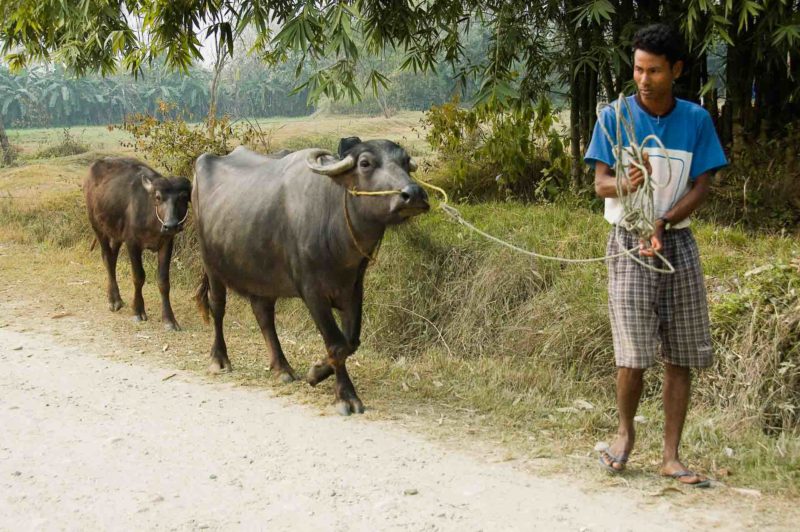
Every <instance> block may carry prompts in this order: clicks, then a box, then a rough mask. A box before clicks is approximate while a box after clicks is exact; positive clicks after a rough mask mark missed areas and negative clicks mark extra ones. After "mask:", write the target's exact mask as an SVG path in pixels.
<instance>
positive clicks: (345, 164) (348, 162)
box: [306, 149, 356, 176]
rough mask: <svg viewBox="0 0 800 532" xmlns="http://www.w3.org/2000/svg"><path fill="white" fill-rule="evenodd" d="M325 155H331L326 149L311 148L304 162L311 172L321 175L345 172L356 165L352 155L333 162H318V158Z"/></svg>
mask: <svg viewBox="0 0 800 532" xmlns="http://www.w3.org/2000/svg"><path fill="white" fill-rule="evenodd" d="M325 155H333V154H332V153H331V152H329V151H328V150H320V149H316V150H311V153H309V154H308V158H307V159H306V164H307V165H308V167H309V168H310V169H311V171H312V172H314V173H317V174H322V175H331V176H333V175H338V174H341V173H343V172H346V171H348V170H350V169H351V168H353V167H354V166H355V165H356V160H355V159H354V158H353V156H352V155H348V156H347V157H345V158H344V159H342V160H341V161H337V162H335V163H333V164H320V162H319V158H320V157H323V156H325Z"/></svg>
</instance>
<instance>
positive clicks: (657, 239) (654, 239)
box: [639, 218, 664, 257]
mask: <svg viewBox="0 0 800 532" xmlns="http://www.w3.org/2000/svg"><path fill="white" fill-rule="evenodd" d="M649 244H650V245H648V242H647V241H646V240H640V241H639V255H641V256H642V257H655V255H656V252H657V251H661V250H662V249H664V221H663V220H662V219H661V218H659V219H658V220H656V231H655V233H653V236H651V237H650V242H649Z"/></svg>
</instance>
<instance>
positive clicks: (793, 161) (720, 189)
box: [704, 126, 800, 231]
mask: <svg viewBox="0 0 800 532" xmlns="http://www.w3.org/2000/svg"><path fill="white" fill-rule="evenodd" d="M798 146H800V128H798V127H795V128H792V127H791V126H790V127H788V128H787V131H786V135H782V136H779V137H775V138H772V139H767V138H763V139H761V140H760V141H759V142H758V143H757V144H756V145H751V146H741V147H740V148H739V149H737V150H734V153H732V154H730V158H731V166H730V167H728V168H726V169H725V170H724V171H722V172H720V174H719V175H718V176H717V177H716V178H715V182H714V189H713V194H711V196H710V201H709V205H708V206H707V207H706V208H705V209H704V213H705V214H704V216H706V217H708V218H712V219H715V220H716V221H718V222H720V223H723V224H726V225H738V226H741V227H744V228H746V229H752V230H760V231H763V230H765V229H766V230H773V231H774V230H781V229H794V228H797V227H798V225H800V152H798Z"/></svg>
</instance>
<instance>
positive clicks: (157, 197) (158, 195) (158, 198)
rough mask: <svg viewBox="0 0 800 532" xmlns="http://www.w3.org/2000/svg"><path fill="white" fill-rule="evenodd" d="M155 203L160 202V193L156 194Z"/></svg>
mask: <svg viewBox="0 0 800 532" xmlns="http://www.w3.org/2000/svg"><path fill="white" fill-rule="evenodd" d="M156 203H161V194H156Z"/></svg>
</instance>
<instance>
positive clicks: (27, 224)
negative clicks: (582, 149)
mask: <svg viewBox="0 0 800 532" xmlns="http://www.w3.org/2000/svg"><path fill="white" fill-rule="evenodd" d="M417 121H418V116H406V115H402V116H401V118H399V119H397V120H389V121H386V120H383V119H366V118H364V119H341V118H340V117H335V118H321V117H320V118H315V119H313V120H310V121H299V120H293V121H287V122H286V123H285V124H284V125H283V126H281V127H278V126H277V125H276V126H275V128H274V132H273V139H274V143H275V145H274V147H275V148H276V149H277V148H280V147H284V146H288V147H297V146H299V145H301V144H307V143H310V142H314V143H316V144H320V145H323V146H325V145H330V144H333V143H334V141H335V139H336V138H338V137H339V136H346V135H351V134H359V135H360V136H362V137H364V138H370V137H377V136H381V137H390V138H394V139H397V140H399V141H401V142H404V143H406V144H411V145H412V146H416V147H415V148H414V149H415V150H418V153H421V154H424V153H425V150H424V146H423V145H422V143H421V141H420V140H419V139H418V137H417V134H416V133H415V132H413V131H411V129H410V128H411V127H412V126H415V125H416V123H417ZM384 128H388V129H384ZM387 131H388V132H387ZM115 134H118V133H115ZM22 135H24V134H20V136H22ZM315 141H316V142H315ZM83 142H84V143H87V144H92V142H91V141H90V140H87V139H86V138H84V139H83ZM23 146H25V144H24V143H23ZM29 147H30V149H28V148H25V150H24V151H27V152H28V153H29V154H31V153H35V151H36V150H38V149H41V146H36V147H34V146H33V145H30V146H29ZM101 149H102V150H109V149H112V146H110V145H108V144H106V145H102V146H101ZM96 155H97V153H96V152H91V153H86V154H82V155H76V156H71V157H64V158H60V159H51V160H47V161H30V162H29V164H25V165H24V166H21V167H18V168H12V169H5V170H2V172H0V197H2V199H0V243H3V245H4V246H5V249H4V250H2V253H1V254H0V269H2V271H3V272H4V273H3V276H4V278H7V279H9V280H10V281H11V282H12V283H14V284H13V286H16V287H17V288H16V289H18V290H19V293H20V296H19V297H20V299H22V300H24V299H25V298H31V297H32V294H33V295H36V297H38V298H39V299H42V298H44V299H45V300H46V301H48V302H52V303H53V304H54V305H55V304H58V302H60V303H61V304H62V305H63V307H64V309H66V310H69V309H70V308H71V306H75V307H76V310H75V312H79V311H78V310H77V308H78V307H79V306H80V308H84V307H85V308H89V309H92V311H91V312H92V313H93V314H92V318H91V319H92V320H95V319H96V320H97V327H98V328H106V330H107V329H110V330H111V331H112V332H113V334H115V335H119V336H121V337H128V338H129V339H130V346H131V353H129V354H128V356H133V357H136V356H139V355H137V354H134V353H137V352H138V351H139V350H142V351H143V353H142V354H143V355H147V356H150V357H156V358H158V359H159V360H160V362H159V363H161V364H164V365H166V366H174V367H176V368H182V369H183V368H185V369H192V370H196V371H203V369H204V368H205V366H206V361H205V357H206V354H207V350H208V348H209V346H210V330H209V329H208V328H207V327H206V326H203V325H202V324H201V322H200V320H199V318H198V317H197V316H196V314H195V310H194V308H193V306H192V304H191V303H190V301H189V295H190V293H191V290H192V288H193V286H194V283H195V281H196V279H197V265H198V264H197V256H196V253H194V252H193V244H192V238H193V235H192V232H191V230H188V231H187V233H186V234H184V235H182V236H181V237H180V238H179V240H180V250H179V251H178V253H177V256H176V259H175V263H174V266H173V285H174V286H175V288H174V296H173V301H174V302H175V312H176V316H177V318H178V321H179V322H181V324H182V325H183V326H184V331H183V332H180V333H173V334H167V333H163V332H162V331H161V328H160V324H158V323H157V320H156V323H148V324H144V325H140V326H136V325H134V324H133V323H132V322H130V320H128V319H127V312H128V311H129V309H128V307H126V308H124V309H123V310H122V311H121V313H120V314H119V315H112V314H110V313H108V312H107V311H106V310H105V304H104V287H103V278H104V274H103V269H102V265H101V261H100V257H99V253H97V252H95V253H90V252H89V251H88V249H89V245H90V243H91V234H90V230H89V228H88V225H87V224H86V222H85V214H84V211H83V205H82V198H81V195H80V191H79V187H78V185H79V183H80V181H81V179H82V177H83V174H84V172H85V169H86V166H87V165H88V162H89V160H91V159H92V158H93V157H95V156H96ZM23 163H24V161H23ZM462 212H463V214H464V215H465V216H466V217H467V218H469V219H471V220H474V221H475V222H476V223H477V224H478V225H479V226H481V227H482V228H485V229H487V230H490V231H491V232H493V233H495V234H498V235H501V236H502V237H504V238H507V239H509V240H512V241H513V242H515V243H517V244H519V245H522V246H526V247H530V248H534V249H537V250H538V251H542V252H545V253H549V254H553V255H562V256H571V257H578V256H582V257H586V256H596V255H601V254H602V253H603V251H604V245H605V238H606V231H607V228H606V225H605V223H604V222H603V220H602V218H601V216H599V215H598V214H596V213H593V212H590V211H588V210H585V209H582V208H580V207H576V206H571V205H547V206H527V205H521V204H517V203H513V202H512V203H488V204H487V203H484V204H478V205H471V206H464V208H463V209H462ZM697 236H698V240H699V242H700V246H701V252H702V253H703V257H704V265H705V269H706V274H707V279H708V284H709V294H710V295H709V297H710V300H711V303H712V321H713V328H714V330H713V333H714V339H715V343H716V349H717V353H718V355H719V356H718V358H717V364H716V365H715V367H714V368H712V369H710V370H708V371H706V372H704V373H703V374H702V375H701V376H700V378H699V379H698V382H697V386H696V387H695V393H694V396H693V401H694V405H693V407H692V410H691V413H690V419H689V421H688V425H687V429H686V433H685V446H684V455H685V457H686V458H687V459H688V461H689V463H691V464H692V465H694V466H697V467H699V468H700V469H701V470H703V471H705V472H707V473H709V475H710V476H712V477H714V478H717V479H719V480H721V481H722V482H724V483H725V484H728V485H734V486H744V487H750V488H758V489H762V490H766V491H771V492H774V493H778V494H782V495H786V496H789V497H795V496H797V495H799V494H800V489H798V486H800V441H799V440H800V438H798V436H799V435H800V428H799V427H800V404H799V402H800V401H799V398H800V329H799V328H798V320H800V296H798V284H799V283H800V270H799V269H798V267H797V264H796V263H794V264H793V263H792V262H791V261H792V260H793V258H796V257H797V256H798V255H800V245H798V240H797V238H795V237H780V236H769V235H758V234H753V233H744V232H742V231H741V230H738V229H733V228H726V227H720V226H716V225H711V224H705V223H700V224H697ZM795 260H796V259H795ZM147 268H148V270H147V274H148V279H150V280H151V281H150V282H148V284H147V285H146V293H145V301H146V303H147V305H148V307H149V308H150V309H151V310H152V309H155V308H157V307H156V305H157V301H158V298H157V290H156V288H155V286H154V283H153V282H152V279H154V270H153V268H154V262H153V260H152V257H150V261H149V262H148V265H147ZM756 268H760V269H759V270H756V271H755V273H753V270H754V269H756ZM747 272H750V273H749V274H747ZM119 277H120V285H121V287H122V291H123V299H125V300H126V302H127V301H129V300H130V292H131V287H130V281H129V279H130V277H129V274H128V269H127V264H125V261H123V260H121V261H120V274H119ZM366 291H367V299H366V304H365V308H366V316H365V323H364V338H363V346H362V349H361V350H360V351H359V353H358V354H357V356H356V357H355V359H354V363H353V364H351V366H352V373H353V378H354V382H355V383H356V385H357V387H358V389H359V392H360V395H361V397H362V398H363V399H364V401H365V404H367V406H368V407H371V412H370V415H379V416H388V417H394V418H400V419H402V420H404V421H406V422H409V423H413V422H415V421H414V420H416V419H423V420H425V421H424V422H422V421H421V422H420V424H426V425H427V426H432V427H434V429H435V430H436V431H439V432H445V433H447V434H449V435H450V436H451V437H455V438H463V437H465V436H466V435H474V436H471V437H475V438H478V439H482V440H484V441H490V442H493V443H496V442H499V443H502V444H503V445H504V446H505V447H504V448H506V449H508V450H509V452H511V453H513V454H515V455H519V456H527V457H551V458H554V459H559V460H560V459H562V458H563V457H564V456H569V455H574V454H575V453H577V454H579V455H581V456H587V455H589V456H591V449H592V448H593V447H594V444H595V442H596V441H598V440H604V439H605V440H607V439H608V438H610V437H611V434H612V432H613V430H614V428H615V421H614V419H615V413H614V408H613V367H612V362H611V361H612V350H611V343H610V331H609V327H608V323H607V319H608V318H607V313H606V291H605V270H604V266H602V265H593V266H566V267H562V266H561V265H559V264H555V263H544V262H542V263H533V262H531V261H530V260H529V259H526V258H523V257H521V256H519V255H515V254H513V253H511V252H509V251H507V250H504V249H500V248H497V247H494V246H492V245H488V244H487V243H486V242H484V241H482V240H480V239H479V238H478V237H476V236H473V235H471V234H470V233H468V232H466V231H465V230H464V229H463V228H461V227H459V226H455V225H453V224H452V223H451V222H449V221H448V220H447V219H446V218H445V217H444V216H443V215H442V214H441V213H439V212H438V211H436V212H434V213H432V214H430V215H427V216H425V217H424V218H422V219H420V220H418V221H416V222H414V223H412V224H409V225H408V226H406V227H403V228H401V229H399V230H396V231H393V232H391V233H390V235H389V236H388V238H387V241H386V242H385V243H384V246H383V249H382V251H381V257H380V259H379V263H378V264H377V265H376V266H374V267H373V268H371V270H370V272H369V273H368V276H367V288H366ZM150 314H151V316H157V315H158V313H157V312H155V311H151V313H150ZM229 316H230V318H229V319H228V320H227V325H228V328H229V331H228V339H229V350H230V353H231V360H232V362H233V365H234V368H235V369H236V371H235V372H234V373H233V374H232V375H230V376H227V377H224V378H228V379H234V380H237V381H239V382H242V383H246V384H253V385H259V386H270V387H273V388H274V389H275V390H277V391H280V392H281V393H289V394H292V395H294V396H296V397H297V398H298V399H302V400H304V401H309V402H311V403H313V404H315V405H318V406H320V407H323V408H324V407H326V406H327V404H328V402H329V400H330V397H331V393H330V389H329V386H330V384H329V383H326V384H325V385H322V386H321V388H322V389H321V390H310V389H309V388H308V387H307V386H303V385H301V384H295V385H291V386H280V385H278V384H277V383H275V382H274V381H273V380H272V379H270V376H269V373H268V371H267V369H266V360H265V356H264V348H263V345H262V344H263V340H262V338H261V335H260V333H259V331H258V330H257V328H256V324H255V320H254V319H253V318H252V316H251V314H250V311H249V307H248V306H247V305H245V304H243V302H242V301H240V300H238V298H234V300H233V303H232V305H231V311H230V314H229ZM279 332H280V334H281V337H282V340H283V342H284V346H285V349H286V351H287V356H288V357H289V360H290V362H292V364H293V365H294V367H295V368H296V369H297V370H299V371H301V372H303V371H304V370H305V369H306V368H307V367H308V365H309V364H310V363H311V362H312V361H314V360H315V359H317V358H318V357H319V354H320V352H321V350H322V344H321V340H320V339H319V338H318V335H317V334H316V331H315V330H314V328H313V325H312V323H311V321H310V319H309V318H308V316H307V313H306V312H305V310H304V309H303V307H302V306H301V305H300V304H298V303H297V302H282V303H281V304H280V306H279ZM141 336H145V337H146V338H145V339H143V338H141ZM163 344H169V345H171V346H173V347H172V348H171V349H169V350H168V351H166V352H162V350H161V349H159V347H160V346H161V345H163ZM178 346H180V347H178ZM648 379H649V380H648V388H647V391H646V396H645V398H644V402H643V406H642V410H641V412H640V413H641V414H642V415H643V416H644V422H643V423H644V424H643V425H642V429H641V430H640V439H639V441H638V448H637V452H636V453H635V454H634V456H633V458H632V470H633V473H632V475H631V476H630V477H629V479H631V481H632V482H639V483H640V484H642V485H644V484H647V485H650V484H651V483H652V482H653V481H654V480H655V478H656V477H655V465H654V464H656V463H657V460H658V457H659V451H660V435H661V424H662V422H663V416H662V414H661V412H660V376H659V374H658V371H653V372H650V375H649V377H648ZM586 464H587V462H586V461H585V460H581V461H579V463H578V464H577V465H579V466H581V467H583V466H585V465H586ZM575 465H576V464H575V463H574V462H569V463H565V464H563V465H562V466H563V467H574V466H575ZM589 467H590V468H593V465H591V466H589ZM592 471H594V469H592ZM636 471H639V472H641V471H644V472H645V474H641V473H640V474H638V475H637V473H636ZM659 482H662V483H663V482H664V481H659ZM664 485H665V486H666V485H667V484H664Z"/></svg>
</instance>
